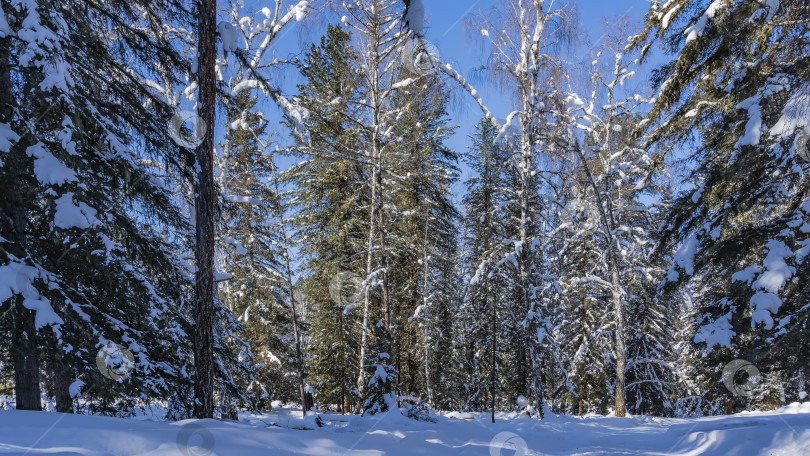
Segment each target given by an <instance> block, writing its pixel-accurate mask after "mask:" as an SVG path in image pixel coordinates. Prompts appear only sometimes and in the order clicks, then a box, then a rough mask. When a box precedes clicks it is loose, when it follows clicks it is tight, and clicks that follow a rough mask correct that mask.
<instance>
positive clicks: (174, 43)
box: [0, 0, 810, 454]
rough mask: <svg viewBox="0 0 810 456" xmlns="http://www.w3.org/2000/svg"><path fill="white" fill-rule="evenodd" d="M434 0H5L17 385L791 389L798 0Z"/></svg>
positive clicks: (807, 169)
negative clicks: (616, 3) (633, 11)
mask: <svg viewBox="0 0 810 456" xmlns="http://www.w3.org/2000/svg"><path fill="white" fill-rule="evenodd" d="M440 3H441V4H442V5H444V3H443V2H430V1H425V2H423V1H422V0H342V1H336V0H311V1H300V2H299V1H298V0H294V1H290V0H274V1H270V0H265V1H263V2H259V1H250V0H245V1H242V0H196V1H187V0H126V1H123V0H82V1H79V0H0V7H2V10H1V11H0V399H3V404H5V407H6V408H10V407H12V406H13V408H15V409H16V410H48V411H57V412H64V413H74V414H91V415H92V414H96V415H110V416H118V417H130V416H135V415H136V414H138V413H139V410H144V409H145V408H149V407H160V409H161V410H162V411H163V412H162V413H164V414H165V416H164V417H163V418H165V419H167V420H182V419H187V418H216V419H221V420H238V419H239V414H240V413H243V412H267V411H270V410H273V409H274V408H278V407H286V406H289V407H297V408H298V411H299V413H303V414H305V415H306V414H308V413H312V414H321V413H333V414H353V415H366V416H367V415H376V414H379V413H382V412H388V411H391V410H394V409H400V410H401V411H402V413H403V415H405V416H407V417H409V418H412V419H414V420H417V421H419V420H422V421H425V420H427V421H430V420H431V419H433V418H431V417H433V416H434V415H435V413H441V412H451V411H455V412H470V413H481V414H486V415H485V416H486V420H487V421H490V420H491V421H492V422H495V421H496V414H497V413H500V412H507V411H508V412H520V413H523V414H526V415H528V416H530V417H532V418H533V419H545V418H547V417H551V416H559V415H569V416H585V415H588V414H597V415H615V416H618V417H623V416H626V415H649V416H655V417H694V416H707V415H722V414H726V415H728V414H733V413H738V412H742V411H755V410H759V411H767V410H775V409H778V408H780V407H783V406H786V405H788V404H790V403H793V402H799V401H803V400H805V399H806V397H807V391H808V388H810V357H808V353H810V280H809V279H810V269H808V265H810V259H808V258H807V257H808V255H810V144H809V143H808V139H809V138H810V5H808V3H807V2H805V1H798V0H795V1H789V0H781V1H780V0H767V1H755V0H711V1H709V0H666V1H664V0H652V1H651V2H649V9H648V11H647V12H646V13H645V14H643V17H641V16H640V17H639V18H638V19H639V20H638V21H632V20H630V19H628V18H621V17H620V18H613V19H611V20H610V22H609V25H608V26H606V27H605V29H604V30H603V31H602V32H601V34H600V35H599V39H598V40H597V41H596V42H590V41H588V40H586V39H584V38H583V26H582V23H581V18H580V10H579V8H581V6H579V5H578V4H577V2H560V1H554V2H552V1H550V0H493V1H488V2H484V3H482V4H481V5H479V6H477V7H474V8H472V7H470V5H471V4H472V3H473V2H469V4H468V2H459V3H464V4H463V5H458V6H455V7H453V8H454V11H455V10H456V9H457V10H458V11H457V12H456V13H455V14H457V15H461V14H462V12H463V11H464V10H467V8H468V7H470V8H471V9H470V10H469V11H468V12H467V13H465V14H464V15H462V19H461V23H460V24H459V25H458V27H463V28H464V30H465V32H466V36H467V37H468V39H469V41H470V43H471V44H470V46H469V47H468V48H460V49H453V48H442V49H441V52H439V51H438V48H437V46H436V45H434V44H433V43H432V42H431V41H430V37H431V36H432V35H431V30H430V24H431V20H432V18H433V17H435V15H436V14H440V13H438V12H437V11H436V9H437V8H440V6H439V4H440ZM450 3H452V2H450ZM473 6H474V5H473ZM441 8H444V9H447V8H449V7H448V6H447V5H444V6H441ZM645 8H646V7H645ZM444 9H443V10H442V11H444ZM441 31H442V30H439V31H438V32H439V33H436V35H437V36H438V35H439V34H440V32H441ZM465 55H466V57H464V58H466V59H468V60H471V61H474V62H476V64H475V66H474V68H473V70H470V71H468V70H467V69H466V67H465V69H463V70H462V69H458V68H460V67H459V65H458V64H457V63H456V62H457V61H458V60H459V59H461V58H462V57H463V56H465ZM470 56H474V57H470ZM482 86H485V87H489V89H488V90H481V89H480V87H482ZM479 90H481V92H479ZM493 94H498V95H497V97H496V96H494V95H493ZM496 98H497V99H496ZM504 107H506V108H504ZM460 111H465V112H466V114H465V115H464V116H459V115H458V113H459V112H460ZM469 119H473V120H472V121H470V120H469ZM460 131H461V132H464V134H463V136H464V137H463V138H462V139H461V140H458V139H456V140H453V138H458V136H459V135H460V133H459V132H460ZM467 132H469V134H467ZM459 141H461V142H463V143H464V144H466V146H465V147H454V144H459ZM286 404H292V405H286ZM319 425H320V424H319ZM194 454H198V453H194ZM224 454H228V453H227V452H225V453H224ZM594 454H595V453H594ZM797 454H798V453H797Z"/></svg>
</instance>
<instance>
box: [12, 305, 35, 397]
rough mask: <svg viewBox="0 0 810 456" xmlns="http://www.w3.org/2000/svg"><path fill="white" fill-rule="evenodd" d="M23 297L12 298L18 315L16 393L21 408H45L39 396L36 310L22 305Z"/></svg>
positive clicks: (15, 315) (14, 349) (15, 338)
mask: <svg viewBox="0 0 810 456" xmlns="http://www.w3.org/2000/svg"><path fill="white" fill-rule="evenodd" d="M20 301H21V300H20V299H19V297H16V298H14V299H13V300H12V304H11V305H12V306H13V310H12V312H13V315H14V317H13V318H14V322H13V325H14V330H13V335H12V340H13V341H14V342H13V345H12V347H11V357H12V358H13V362H14V392H15V394H16V395H17V410H42V402H41V401H40V398H39V358H38V356H37V332H36V329H35V327H34V313H33V312H31V311H30V310H28V309H26V308H24V307H23V306H22V302H20Z"/></svg>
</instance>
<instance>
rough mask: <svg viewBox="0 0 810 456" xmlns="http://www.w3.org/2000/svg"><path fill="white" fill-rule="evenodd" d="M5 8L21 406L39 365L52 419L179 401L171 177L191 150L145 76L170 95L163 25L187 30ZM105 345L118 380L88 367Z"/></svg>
mask: <svg viewBox="0 0 810 456" xmlns="http://www.w3.org/2000/svg"><path fill="white" fill-rule="evenodd" d="M3 11H4V12H5V13H6V18H7V20H8V22H9V26H10V30H9V31H8V32H7V33H5V35H6V36H5V37H3V40H4V43H3V49H4V51H6V50H7V51H8V52H7V53H4V54H3V62H2V65H3V69H2V70H3V71H1V72H0V73H2V74H3V75H4V76H6V78H5V79H4V81H5V84H7V87H5V88H4V90H3V94H4V96H7V97H8V99H7V100H4V101H6V103H3V105H4V106H7V107H13V112H12V111H6V112H5V114H4V115H5V118H4V119H3V126H2V129H3V140H4V141H3V142H4V144H3V147H2V149H4V150H3V152H2V153H3V155H2V158H1V159H2V161H3V165H2V168H0V174H2V178H0V181H2V184H0V185H3V186H4V190H3V193H4V194H11V195H13V198H10V199H6V198H4V199H3V201H4V207H3V209H2V220H3V221H2V234H0V236H2V237H3V238H4V239H6V240H7V241H9V242H6V243H4V246H3V265H2V266H0V268H2V270H3V273H2V274H0V275H2V276H3V277H11V278H12V282H11V283H5V282H4V283H3V286H0V313H2V315H3V319H2V329H3V337H4V338H6V337H9V336H11V341H12V343H13V345H12V350H11V352H12V353H11V356H12V359H13V360H14V364H15V371H16V372H15V376H16V378H17V387H16V390H17V393H18V395H20V398H19V401H18V402H19V403H18V407H19V408H20V409H38V408H39V386H40V385H39V383H40V382H39V379H38V376H39V372H40V371H41V370H42V369H43V368H44V370H45V372H46V373H47V374H46V379H47V381H46V382H45V383H46V386H48V389H49V390H51V391H52V392H53V393H54V395H55V397H56V398H57V400H58V403H57V409H58V410H60V411H70V410H71V409H72V408H73V407H72V406H73V404H72V399H73V398H75V397H76V396H78V395H79V394H81V395H82V397H83V398H84V399H85V404H86V405H87V407H89V408H90V409H91V410H94V411H99V412H102V413H127V410H128V409H131V408H132V407H133V406H137V405H143V404H145V403H147V402H149V401H152V400H157V399H166V398H168V397H171V396H174V395H182V393H181V392H184V391H185V389H186V387H187V386H188V385H189V379H188V378H187V376H186V375H185V374H184V370H183V368H182V366H183V364H184V359H185V358H186V356H187V354H188V349H187V347H189V339H188V336H187V332H186V331H187V330H188V329H189V328H190V327H189V326H188V324H187V322H188V320H187V319H186V314H185V310H186V309H184V306H183V303H184V302H185V300H186V299H187V298H188V296H189V295H188V292H189V288H188V281H187V279H186V276H185V271H184V265H183V264H182V262H181V261H180V260H179V259H178V258H177V257H176V254H177V252H179V251H181V250H182V249H183V248H184V241H185V239H184V237H183V236H184V234H186V233H187V230H188V225H187V221H186V219H185V218H184V217H183V215H182V214H181V213H180V211H179V210H178V208H177V206H176V202H175V200H174V198H173V195H172V194H171V190H170V188H171V183H170V179H169V178H168V175H169V174H172V173H174V174H183V173H184V171H185V169H186V165H187V164H188V162H189V160H188V158H189V154H188V153H187V152H186V151H184V150H182V149H181V148H180V147H179V146H177V145H176V144H175V143H174V142H173V141H172V139H171V136H170V132H169V128H168V127H167V126H168V125H170V119H171V118H172V115H173V112H172V108H171V106H170V104H169V103H168V101H167V99H165V98H164V97H163V94H161V93H159V92H158V91H156V90H155V89H154V87H155V83H153V82H151V80H153V79H157V80H161V81H163V82H164V84H165V85H166V87H165V88H166V90H167V91H170V90H173V88H174V87H175V85H176V84H177V83H178V82H179V81H178V77H179V76H180V75H182V74H183V72H184V71H185V70H186V68H185V63H184V61H183V59H182V57H181V56H180V55H179V53H178V52H176V50H175V48H174V47H173V44H172V42H171V38H170V37H169V36H168V35H167V34H166V33H165V29H164V25H165V24H167V23H169V24H173V25H182V24H184V22H183V21H184V20H185V14H186V13H187V11H186V10H185V9H184V7H183V5H182V4H180V3H178V2H119V1H113V2H104V3H93V4H88V3H83V2H61V3H58V4H52V3H51V2H36V3H34V2H29V3H27V4H24V5H23V4H20V5H19V8H9V7H8V5H7V4H6V3H5V2H4V6H3ZM110 17H115V18H118V19H119V20H116V21H110V20H109V18H110ZM6 88H7V89H8V90H5V89H6ZM9 140H10V141H9ZM5 143H8V144H5ZM6 203H10V204H6ZM46 327H50V328H46ZM22 334H25V335H26V336H28V337H21V336H22ZM108 344H117V345H118V346H120V347H122V348H121V349H120V350H124V351H126V352H128V353H131V354H132V363H131V364H130V363H127V366H126V369H124V370H123V371H121V372H122V375H120V376H118V375H116V376H115V378H110V376H109V375H108V376H107V377H104V376H102V373H101V372H100V371H99V369H97V362H96V361H97V359H96V357H97V356H96V355H97V354H98V353H99V352H100V348H103V347H105V346H107V345H108ZM107 361H109V360H108V359H102V364H103V363H104V362H107ZM118 367H122V366H118ZM107 374H109V372H107Z"/></svg>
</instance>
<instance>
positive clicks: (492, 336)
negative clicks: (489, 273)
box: [484, 283, 498, 423]
mask: <svg viewBox="0 0 810 456" xmlns="http://www.w3.org/2000/svg"><path fill="white" fill-rule="evenodd" d="M484 296H485V297H484V299H485V300H486V301H485V302H489V284H488V283H487V292H486V295H484ZM490 306H491V312H492V320H490V322H489V325H490V330H491V332H492V334H490V336H489V337H490V339H491V340H490V345H491V347H490V348H491V349H492V360H491V362H492V365H491V366H490V369H489V395H490V399H491V404H490V405H491V408H492V422H493V423H494V422H495V335H496V331H495V325H496V324H497V322H498V315H497V313H496V312H495V302H494V301H493V302H492V303H491V304H490Z"/></svg>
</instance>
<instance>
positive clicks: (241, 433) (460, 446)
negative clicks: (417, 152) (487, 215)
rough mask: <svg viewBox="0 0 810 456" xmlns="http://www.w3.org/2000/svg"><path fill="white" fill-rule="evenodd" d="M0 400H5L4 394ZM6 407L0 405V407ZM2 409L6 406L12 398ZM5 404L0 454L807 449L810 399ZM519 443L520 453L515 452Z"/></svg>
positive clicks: (784, 454)
mask: <svg viewBox="0 0 810 456" xmlns="http://www.w3.org/2000/svg"><path fill="white" fill-rule="evenodd" d="M0 400H2V398H0ZM0 408H2V407H0ZM6 408H9V407H8V406H7V407H6ZM159 415H161V411H160V410H158V411H155V415H154V416H150V415H146V416H140V417H137V418H136V419H120V418H103V417H95V416H79V415H66V414H60V413H45V412H28V411H14V410H9V411H0V454H14V455H20V454H26V453H27V454H32V455H33V454H51V455H53V454H58V455H78V454H81V455H92V456H108V455H122V456H123V455H127V456H135V455H142V456H147V455H148V456H155V455H162V456H187V455H189V454H194V455H206V456H216V455H240V456H254V455H256V456H258V455H262V456H265V455H347V454H351V455H368V456H371V455H403V456H405V455H415V454H419V455H443V456H449V455H487V454H491V455H498V454H502V455H511V454H521V455H525V456H528V455H600V456H601V455H614V454H617V455H618V454H621V455H645V454H657V455H698V454H701V455H708V456H712V455H731V454H738V455H774V456H780V455H781V456H787V455H803V454H807V453H805V451H806V450H808V445H810V403H804V404H798V403H796V404H792V405H789V406H787V407H784V408H782V409H779V410H776V411H773V412H747V413H743V414H739V415H730V416H718V417H705V418H653V417H644V416H636V417H627V418H614V417H603V416H586V417H583V418H577V417H555V416H553V415H552V416H550V417H548V418H546V419H544V420H542V421H540V420H537V419H533V418H530V417H528V416H526V415H523V414H519V413H498V414H496V423H494V424H493V423H490V422H489V414H485V413H463V414H462V413H449V414H444V415H442V416H438V417H437V422H436V423H429V422H420V421H414V420H409V419H407V418H405V417H403V416H402V415H401V414H400V413H399V412H391V413H387V414H380V415H375V416H366V417H360V416H354V415H338V414H329V413H322V414H320V418H321V420H322V423H323V425H324V426H323V427H318V426H317V424H316V421H315V416H314V415H312V414H309V415H307V418H306V419H302V418H301V415H300V411H299V410H292V409H281V408H277V409H275V410H274V411H273V412H269V413H263V414H252V413H248V414H242V415H241V416H240V421H238V422H233V421H214V420H185V421H179V422H174V423H168V422H164V421H160V419H159ZM516 450H518V453H516V452H515V451H516Z"/></svg>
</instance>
